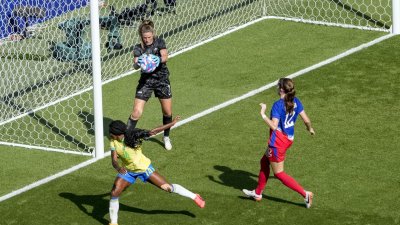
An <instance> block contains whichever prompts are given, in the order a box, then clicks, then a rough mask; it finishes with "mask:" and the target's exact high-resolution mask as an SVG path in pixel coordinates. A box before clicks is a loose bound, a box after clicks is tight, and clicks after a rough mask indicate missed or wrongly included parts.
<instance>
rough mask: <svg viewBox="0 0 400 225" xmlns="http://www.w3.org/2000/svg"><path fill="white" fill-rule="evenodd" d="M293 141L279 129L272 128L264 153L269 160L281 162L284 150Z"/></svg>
mask: <svg viewBox="0 0 400 225" xmlns="http://www.w3.org/2000/svg"><path fill="white" fill-rule="evenodd" d="M292 143H293V141H292V140H290V139H289V138H288V137H287V136H286V135H285V134H283V133H282V132H281V131H279V130H274V131H272V132H271V135H270V137H269V140H268V148H267V152H266V155H267V157H268V160H269V161H270V162H282V161H284V160H285V156H286V150H288V149H289V147H290V146H291V145H292Z"/></svg>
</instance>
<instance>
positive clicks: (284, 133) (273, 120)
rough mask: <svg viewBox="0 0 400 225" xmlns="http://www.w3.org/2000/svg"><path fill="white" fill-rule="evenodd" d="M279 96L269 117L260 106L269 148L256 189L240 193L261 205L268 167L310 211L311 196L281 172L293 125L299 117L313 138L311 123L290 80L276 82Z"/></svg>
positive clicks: (292, 137) (290, 142)
mask: <svg viewBox="0 0 400 225" xmlns="http://www.w3.org/2000/svg"><path fill="white" fill-rule="evenodd" d="M278 94H279V96H280V99H279V100H277V101H276V102H275V103H274V104H273V106H272V108H271V115H270V117H267V116H266V115H265V111H266V108H267V107H266V105H265V104H264V103H261V104H260V106H261V111H260V114H261V116H262V118H263V120H264V122H265V123H266V124H267V125H268V127H269V128H270V135H269V139H268V147H267V150H266V152H265V154H264V155H263V157H262V158H261V161H260V165H261V169H260V173H259V175H258V185H257V187H256V189H254V190H247V189H243V192H244V194H245V195H246V196H248V197H251V198H254V199H255V200H256V201H261V199H262V192H263V190H264V188H265V185H266V184H267V181H268V177H269V173H270V167H271V168H272V171H273V173H274V175H275V177H276V178H278V179H279V180H280V181H281V182H282V183H283V184H284V185H286V186H287V187H289V188H291V189H292V190H294V191H296V192H298V193H299V194H300V195H302V196H303V197H304V201H305V203H306V207H307V208H310V207H311V204H312V199H313V193H312V192H310V191H306V190H304V188H303V187H302V186H301V185H300V184H298V183H297V182H296V180H295V179H293V178H292V177H291V176H289V175H287V174H286V173H285V172H284V162H285V155H286V151H287V150H288V149H289V147H290V146H291V145H292V143H293V140H294V125H295V123H296V120H297V117H298V116H299V115H300V117H301V118H302V119H303V121H304V124H305V126H306V128H307V130H308V131H309V132H310V134H311V135H314V134H315V132H314V129H313V128H312V126H311V121H310V119H309V118H308V116H307V114H306V112H305V111H304V108H303V104H302V103H301V101H300V100H299V99H298V98H297V97H295V95H296V91H295V88H294V83H293V81H292V80H291V79H289V78H281V79H279V81H278Z"/></svg>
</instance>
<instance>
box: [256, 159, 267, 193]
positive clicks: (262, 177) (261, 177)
mask: <svg viewBox="0 0 400 225" xmlns="http://www.w3.org/2000/svg"><path fill="white" fill-rule="evenodd" d="M260 166H261V168H260V173H259V174H258V185H257V188H256V194H258V195H261V194H262V192H263V190H264V188H265V185H267V181H268V177H269V171H270V169H269V161H268V159H267V156H266V155H264V156H263V157H262V158H261V160H260Z"/></svg>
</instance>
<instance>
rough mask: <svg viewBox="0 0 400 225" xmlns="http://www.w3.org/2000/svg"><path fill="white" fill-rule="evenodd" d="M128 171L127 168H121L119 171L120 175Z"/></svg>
mask: <svg viewBox="0 0 400 225" xmlns="http://www.w3.org/2000/svg"><path fill="white" fill-rule="evenodd" d="M127 172H128V171H126V169H125V167H121V168H119V170H118V173H120V174H126V173H127Z"/></svg>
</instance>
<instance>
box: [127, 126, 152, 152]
mask: <svg viewBox="0 0 400 225" xmlns="http://www.w3.org/2000/svg"><path fill="white" fill-rule="evenodd" d="M147 137H150V132H149V131H148V130H143V129H138V128H134V129H129V130H127V131H126V132H125V138H124V143H125V145H126V146H128V147H131V148H136V147H138V146H139V145H141V144H142V142H143V139H144V138H147Z"/></svg>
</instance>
